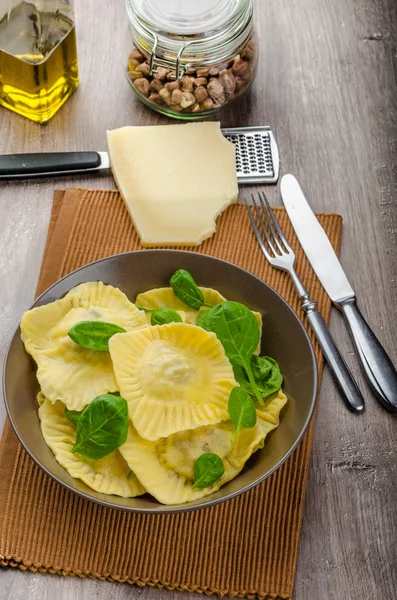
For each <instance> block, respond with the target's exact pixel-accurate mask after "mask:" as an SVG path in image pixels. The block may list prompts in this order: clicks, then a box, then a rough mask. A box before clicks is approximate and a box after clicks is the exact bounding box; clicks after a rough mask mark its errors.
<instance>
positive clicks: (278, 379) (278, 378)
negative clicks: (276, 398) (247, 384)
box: [259, 356, 283, 398]
mask: <svg viewBox="0 0 397 600" xmlns="http://www.w3.org/2000/svg"><path fill="white" fill-rule="evenodd" d="M265 358H266V359H267V360H268V361H269V362H270V363H271V365H272V369H271V371H270V373H269V374H268V375H267V377H264V378H263V379H261V380H260V381H259V388H260V390H261V391H262V394H263V397H264V398H267V397H268V396H271V395H272V394H274V393H275V392H277V391H278V390H279V389H280V388H281V386H282V384H283V376H282V374H281V371H280V367H279V366H278V363H277V362H276V361H275V360H274V358H270V357H269V356H266V357H265Z"/></svg>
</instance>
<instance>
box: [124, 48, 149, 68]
mask: <svg viewBox="0 0 397 600" xmlns="http://www.w3.org/2000/svg"><path fill="white" fill-rule="evenodd" d="M128 60H137V61H138V64H139V63H141V62H143V61H144V60H145V57H144V56H143V54H142V53H141V52H139V50H138V48H134V49H133V51H132V52H131V54H130V56H129V58H128Z"/></svg>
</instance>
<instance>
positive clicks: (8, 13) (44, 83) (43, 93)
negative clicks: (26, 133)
mask: <svg viewBox="0 0 397 600" xmlns="http://www.w3.org/2000/svg"><path fill="white" fill-rule="evenodd" d="M72 1H73V0H22V1H18V0H16V1H15V0H0V104H1V105H3V106H5V107H6V108H9V109H11V110H13V111H15V112H17V113H19V114H20V115H23V116H24V117H27V118H29V119H32V120H33V121H37V122H39V123H43V122H44V121H48V120H49V119H50V118H51V117H52V116H53V115H54V114H55V113H56V112H57V110H59V108H60V107H61V106H62V105H63V103H64V102H65V101H66V100H67V98H69V96H70V95H71V94H72V93H73V92H74V90H75V89H76V88H77V86H78V82H79V80H78V66H77V49H76V32H75V27H74V19H73V10H72Z"/></svg>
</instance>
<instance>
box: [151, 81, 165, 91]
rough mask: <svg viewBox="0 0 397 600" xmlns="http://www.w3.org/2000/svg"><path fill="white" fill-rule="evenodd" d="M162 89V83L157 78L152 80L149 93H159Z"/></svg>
mask: <svg viewBox="0 0 397 600" xmlns="http://www.w3.org/2000/svg"><path fill="white" fill-rule="evenodd" d="M162 87H163V82H162V81H160V79H157V77H155V78H154V79H152V81H151V82H150V85H149V89H150V91H151V92H159V91H160V90H161V88H162Z"/></svg>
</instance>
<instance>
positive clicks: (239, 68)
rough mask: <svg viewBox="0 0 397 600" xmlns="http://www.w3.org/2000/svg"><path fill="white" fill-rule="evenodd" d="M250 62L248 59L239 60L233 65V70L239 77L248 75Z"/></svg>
mask: <svg viewBox="0 0 397 600" xmlns="http://www.w3.org/2000/svg"><path fill="white" fill-rule="evenodd" d="M249 68H250V66H249V64H248V62H247V61H246V60H241V59H240V60H237V61H236V62H235V63H234V64H233V66H232V71H233V74H234V75H237V76H238V77H246V76H247V75H248V73H249Z"/></svg>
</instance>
